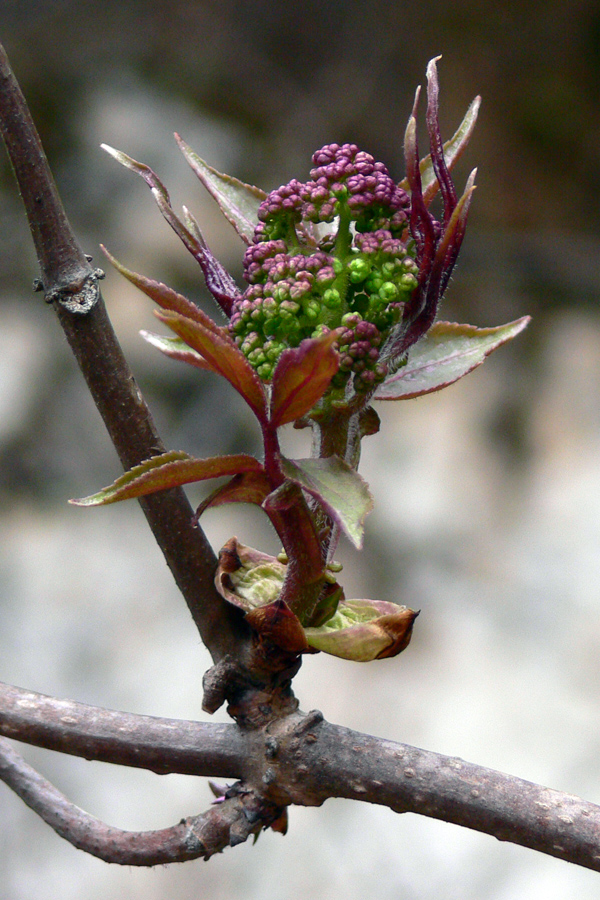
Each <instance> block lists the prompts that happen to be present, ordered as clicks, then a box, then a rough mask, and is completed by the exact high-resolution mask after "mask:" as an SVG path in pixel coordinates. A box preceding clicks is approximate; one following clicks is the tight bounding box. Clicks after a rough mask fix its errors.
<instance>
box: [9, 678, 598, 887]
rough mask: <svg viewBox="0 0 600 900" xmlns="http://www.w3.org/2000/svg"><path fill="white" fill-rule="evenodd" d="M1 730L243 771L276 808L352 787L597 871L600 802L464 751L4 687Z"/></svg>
mask: <svg viewBox="0 0 600 900" xmlns="http://www.w3.org/2000/svg"><path fill="white" fill-rule="evenodd" d="M0 734H2V735H4V736H5V737H6V736H7V737H12V738H15V739H16V740H20V741H24V742H26V743H31V744H36V745H37V746H40V747H47V748H49V749H52V750H59V751H62V752H65V753H70V754H72V755H75V756H83V757H85V758H86V759H97V760H102V761H104V762H114V763H120V764H121V765H129V766H136V767H139V768H146V769H151V770H152V771H155V772H159V773H165V772H179V773H182V774H188V775H209V776H214V777H222V778H229V777H234V778H239V777H243V778H244V784H245V785H246V786H248V787H249V788H251V789H252V790H256V792H257V794H259V795H260V794H262V796H264V797H265V798H266V799H267V800H268V801H270V802H271V803H273V804H275V806H279V807H281V806H285V805H288V804H297V805H300V806H319V805H320V804H322V803H323V802H324V801H325V800H327V799H328V798H329V797H345V798H348V799H352V800H362V801H364V802H367V803H376V804H378V805H380V806H388V807H389V808H390V809H392V810H394V811H396V812H413V813H417V814H419V815H424V816H430V817H432V818H436V819H441V820H442V821H444V822H452V823H454V824H456V825H462V826H463V827H465V828H472V829H474V830H475V831H481V832H484V833H486V834H490V835H493V836H494V837H496V838H498V840H501V841H510V842H512V843H515V844H521V845H522V846H524V847H529V848H531V849H533V850H538V851H540V852H542V853H546V854H548V855H550V856H555V857H558V858H559V859H564V860H567V861H568V862H573V863H576V864H577V865H580V866H585V867H586V868H589V869H594V870H596V871H600V807H599V806H597V805H596V804H594V803H588V802H586V801H584V800H581V799H579V798H578V797H574V796H572V795H571V794H565V793H562V792H560V791H554V790H551V789H549V788H546V787H542V786H540V785H536V784H532V783H531V782H529V781H524V780H522V779H520V778H515V777H514V776H512V775H505V774H503V773H502V772H497V771H494V770H493V769H486V768H484V767H483V766H479V765H474V764H472V763H468V762H465V761H464V760H461V759H458V758H455V757H449V756H444V755H443V754H441V753H432V752H430V751H427V750H420V749H418V748H416V747H411V746H409V745H407V744H398V743H394V742H392V741H386V740H384V739H382V738H377V737H371V736H370V735H365V734H360V733H359V732H356V731H351V730H350V729H349V728H342V727H340V726H338V725H332V724H330V723H328V722H325V721H324V720H323V718H322V716H321V714H320V713H317V712H313V713H309V714H308V715H306V716H303V715H300V714H296V715H292V716H286V717H285V718H283V719H280V720H278V721H277V722H274V723H271V725H269V726H267V727H266V728H265V729H264V731H257V732H246V733H244V732H243V731H242V730H241V729H239V728H238V727H237V726H236V725H217V724H212V723H202V722H190V721H180V720H174V719H159V718H154V717H151V716H136V715H132V714H127V713H120V712H112V711H109V710H103V709H98V708H96V707H93V706H86V705H85V704H82V703H74V702H73V701H67V700H55V699H53V698H51V697H45V696H44V695H42V694H35V693H33V692H31V691H24V690H22V689H20V688H15V687H10V686H9V685H2V686H0Z"/></svg>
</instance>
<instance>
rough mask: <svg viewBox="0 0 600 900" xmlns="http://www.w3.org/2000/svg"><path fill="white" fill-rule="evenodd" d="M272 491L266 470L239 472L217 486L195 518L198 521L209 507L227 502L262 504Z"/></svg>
mask: <svg viewBox="0 0 600 900" xmlns="http://www.w3.org/2000/svg"><path fill="white" fill-rule="evenodd" d="M270 493H271V485H270V484H269V479H268V478H267V476H266V474H265V473H264V471H256V472H239V473H238V474H237V475H234V476H233V478H232V479H231V480H230V481H228V482H227V484H224V485H223V486H222V487H219V488H217V489H216V491H213V492H212V494H210V495H209V496H208V497H207V498H206V500H203V501H202V503H201V504H200V506H199V507H198V509H197V510H196V515H195V516H194V520H195V521H196V522H198V520H199V519H200V516H201V515H202V513H204V512H205V511H206V510H207V509H210V508H212V507H213V506H223V505H224V504H226V503H255V504H256V505H257V506H261V505H262V503H263V501H264V500H265V498H266V497H267V496H268V495H269V494H270Z"/></svg>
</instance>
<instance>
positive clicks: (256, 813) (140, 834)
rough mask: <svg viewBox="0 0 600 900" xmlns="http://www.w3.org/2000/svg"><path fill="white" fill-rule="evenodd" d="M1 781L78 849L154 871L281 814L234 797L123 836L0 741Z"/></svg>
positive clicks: (238, 837) (242, 795) (218, 846)
mask: <svg viewBox="0 0 600 900" xmlns="http://www.w3.org/2000/svg"><path fill="white" fill-rule="evenodd" d="M0 778H1V779H2V780H3V781H4V782H5V783H6V784H7V785H8V787H10V788H11V789H12V790H13V791H14V792H15V793H16V794H17V795H18V796H19V797H20V798H21V799H22V800H23V801H24V802H25V803H26V804H27V806H29V807H30V808H31V809H32V810H33V811H34V812H36V813H37V814H38V815H39V816H41V818H42V819H43V820H44V821H45V822H46V823H47V824H48V825H50V827H51V828H53V829H54V830H55V831H56V832H57V834H59V835H60V836H61V837H63V838H65V839H66V840H67V841H69V842H70V843H71V844H73V845H74V846H75V847H77V848H78V849H79V850H83V851H84V852H86V853H91V854H92V856H98V857H100V859H103V860H104V861H105V862H110V863H118V864H119V865H125V866H156V865H161V864H162V865H164V864H165V863H173V862H185V861H186V860H188V859H198V858H199V857H203V858H204V859H209V858H210V857H211V856H212V855H213V854H215V853H220V852H221V850H224V849H225V847H229V846H234V845H235V844H240V843H242V842H243V841H245V840H246V839H247V838H248V837H249V836H250V835H251V834H252V833H253V832H255V831H260V829H261V828H263V827H267V826H268V825H270V824H271V822H273V821H275V820H276V819H277V818H278V817H279V816H280V815H281V810H280V809H278V808H277V807H275V806H273V805H272V804H269V803H265V802H264V801H256V800H255V798H254V797H253V796H252V795H251V794H250V793H249V792H233V796H231V797H227V798H226V799H224V800H223V802H222V803H219V804H218V805H215V806H213V807H212V808H211V809H209V810H208V811H207V812H206V813H204V814H203V815H200V816H192V817H190V818H187V819H183V820H182V821H181V822H180V823H179V824H178V825H173V826H172V827H171V828H164V829H162V830H160V831H122V830H121V829H120V828H113V827H111V826H110V825H105V824H104V822H101V821H100V820H99V819H96V818H95V817H94V816H90V815H89V814H88V813H85V812H83V810H81V809H79V807H77V806H75V805H74V804H73V803H71V802H70V801H69V800H67V798H66V797H65V796H64V795H63V794H61V793H60V791H58V790H57V789H56V788H55V787H54V786H53V785H52V784H50V782H49V781H46V779H45V778H43V777H42V776H41V775H40V774H39V773H38V772H36V770H35V769H33V768H32V767H31V766H30V765H28V763H26V762H25V760H24V759H23V758H22V757H21V756H20V755H19V754H18V753H16V752H15V750H13V748H12V747H11V745H10V743H9V742H8V741H7V740H5V739H4V738H0Z"/></svg>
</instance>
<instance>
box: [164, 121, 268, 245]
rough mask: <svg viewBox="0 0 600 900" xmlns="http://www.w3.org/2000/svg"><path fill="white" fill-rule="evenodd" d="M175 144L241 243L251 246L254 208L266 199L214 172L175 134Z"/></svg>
mask: <svg viewBox="0 0 600 900" xmlns="http://www.w3.org/2000/svg"><path fill="white" fill-rule="evenodd" d="M175 140H176V141H177V143H178V145H179V148H180V150H181V152H182V153H183V155H184V156H185V158H186V160H187V161H188V163H189V164H190V166H191V167H192V169H193V170H194V172H195V173H196V175H197V176H198V178H199V179H200V181H201V182H202V184H203V185H204V187H205V188H206V190H207V191H208V192H209V194H210V195H211V196H212V197H213V198H214V199H215V200H216V202H217V203H218V205H219V209H220V210H221V212H222V213H223V215H224V216H225V218H226V219H227V220H228V221H229V222H230V223H231V224H232V225H233V227H234V228H235V230H236V231H237V233H238V234H239V236H240V237H241V238H242V240H243V241H244V243H246V244H251V243H252V239H253V237H254V229H255V228H256V226H257V224H258V216H257V212H258V207H259V206H260V204H261V203H262V202H263V200H264V199H265V197H266V196H267V195H266V194H265V192H264V191H262V190H261V189H260V188H257V187H254V186H253V185H251V184H244V182H243V181H239V180H238V179H237V178H234V177H233V176H231V175H223V174H222V173H221V172H217V170H216V169H213V167H212V166H209V165H208V163H205V162H204V160H203V159H201V158H200V157H199V156H198V154H197V153H194V151H193V150H192V148H191V147H189V146H188V145H187V144H186V143H185V141H183V140H182V139H181V138H180V137H179V135H178V134H176V135H175Z"/></svg>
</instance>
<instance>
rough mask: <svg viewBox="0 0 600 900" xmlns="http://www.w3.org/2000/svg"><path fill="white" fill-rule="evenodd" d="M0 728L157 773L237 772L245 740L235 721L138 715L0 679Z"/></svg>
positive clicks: (52, 747)
mask: <svg viewBox="0 0 600 900" xmlns="http://www.w3.org/2000/svg"><path fill="white" fill-rule="evenodd" d="M0 734H2V735H3V736H4V737H10V738H13V739H15V740H18V741H23V742H25V743H27V744H34V745H35V746H37V747H45V748H46V749H48V750H56V751H58V752H59V753H68V754H70V755H71V756H82V757H83V758H84V759H94V760H99V761H101V762H110V763H115V764H116V765H121V766H134V767H136V768H140V769H150V770H151V771H152V772H156V773H157V774H159V775H166V774H169V773H172V772H177V773H179V774H182V775H208V776H216V777H220V778H239V777H240V776H241V775H242V772H243V760H244V758H245V756H246V753H247V746H246V743H245V741H244V739H243V736H242V733H241V731H240V729H239V728H238V727H237V726H236V725H221V724H217V723H213V722H186V721H184V720H181V719H159V718H156V717H154V716H138V715H133V714H131V713H123V712H115V711H113V710H109V709H101V708H100V707H97V706H88V705H87V704H85V703H75V702H74V701H73V700H57V699H56V698H54V697H47V696H46V695H45V694H37V693H35V692H33V691H26V690H23V689H22V688H18V687H13V686H12V685H10V684H0Z"/></svg>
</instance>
